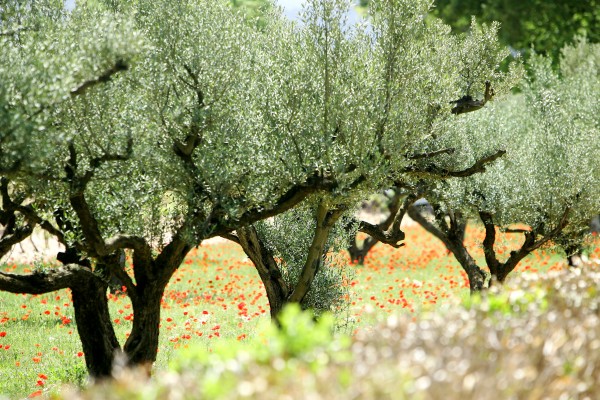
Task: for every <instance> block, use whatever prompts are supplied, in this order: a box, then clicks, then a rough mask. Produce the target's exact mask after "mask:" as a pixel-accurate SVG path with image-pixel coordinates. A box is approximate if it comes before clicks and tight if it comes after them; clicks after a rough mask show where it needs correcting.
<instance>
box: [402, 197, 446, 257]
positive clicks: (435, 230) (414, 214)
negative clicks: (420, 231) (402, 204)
mask: <svg viewBox="0 0 600 400" xmlns="http://www.w3.org/2000/svg"><path fill="white" fill-rule="evenodd" d="M408 216H409V217H410V218H411V219H412V220H413V221H415V222H416V223H418V224H419V225H421V226H422V227H423V228H424V229H425V230H426V231H427V232H429V233H430V234H432V235H433V236H435V237H436V238H438V239H439V240H441V241H442V243H444V245H445V246H446V248H448V249H450V248H451V247H452V244H451V243H450V240H449V239H448V236H447V235H446V234H445V233H444V232H443V231H442V230H441V229H440V228H439V227H437V226H436V225H435V224H433V223H432V222H429V221H428V220H427V218H425V216H424V215H423V214H422V213H421V212H420V211H419V210H418V208H417V207H416V206H414V205H413V206H411V207H409V208H408Z"/></svg>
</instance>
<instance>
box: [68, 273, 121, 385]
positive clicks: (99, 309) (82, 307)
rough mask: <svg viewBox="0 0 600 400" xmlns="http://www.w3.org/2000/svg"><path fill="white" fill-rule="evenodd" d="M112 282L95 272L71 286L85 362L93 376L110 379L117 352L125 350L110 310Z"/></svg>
mask: <svg viewBox="0 0 600 400" xmlns="http://www.w3.org/2000/svg"><path fill="white" fill-rule="evenodd" d="M107 288H108V284H107V283H106V282H104V281H103V280H101V279H100V278H97V277H95V276H93V275H92V277H91V278H88V279H85V280H82V281H81V282H80V284H78V285H74V286H72V287H71V293H72V296H73V308H74V310H75V322H76V324H77V332H78V333H79V338H80V340H81V344H82V346H83V353H84V355H85V365H86V367H87V370H88V373H89V374H90V376H91V377H92V378H96V379H98V378H100V379H102V378H109V377H110V376H111V373H112V368H113V361H114V357H115V355H116V353H118V352H119V351H120V350H121V347H120V345H119V341H118V340H117V336H116V335H115V331H114V329H113V325H112V321H111V318H110V314H109V312H108V300H107V298H106V290H107Z"/></svg>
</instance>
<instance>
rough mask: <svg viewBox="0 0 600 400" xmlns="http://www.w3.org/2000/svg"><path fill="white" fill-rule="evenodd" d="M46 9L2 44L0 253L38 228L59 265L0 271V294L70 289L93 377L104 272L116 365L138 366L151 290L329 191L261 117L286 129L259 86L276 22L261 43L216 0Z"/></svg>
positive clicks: (98, 368)
mask: <svg viewBox="0 0 600 400" xmlns="http://www.w3.org/2000/svg"><path fill="white" fill-rule="evenodd" d="M15 5H18V3H16V2H15ZM19 7H20V6H15V9H16V13H18V12H19V11H21V12H22V15H24V14H27V13H26V11H27V12H29V11H30V10H29V9H28V8H25V9H20V8H19ZM47 7H48V9H49V10H54V11H55V14H57V15H58V16H57V17H54V16H53V15H54V14H52V15H50V14H51V13H39V21H35V22H36V26H35V29H33V28H31V29H29V28H27V29H21V28H19V27H17V28H15V30H17V31H18V32H16V33H14V34H7V35H3V37H2V41H3V43H2V50H1V51H2V52H3V57H2V61H1V63H2V67H1V70H0V71H1V73H2V74H3V77H6V80H5V79H3V82H9V83H10V85H7V86H3V87H2V113H3V114H2V154H0V156H1V157H2V164H1V165H2V182H1V185H0V186H1V187H0V189H1V192H2V209H3V211H2V215H1V222H2V225H3V226H4V232H3V234H2V239H1V240H2V245H1V246H0V248H2V251H3V254H4V253H5V252H6V251H7V249H8V248H9V247H10V246H11V245H13V244H14V243H16V242H18V241H19V240H22V239H23V238H24V237H26V236H27V234H29V233H30V232H31V230H32V229H33V227H34V226H37V225H39V226H41V227H42V228H44V229H46V230H47V231H48V232H50V233H51V234H53V235H54V236H56V237H57V239H58V240H59V241H60V242H61V243H62V244H63V245H64V246H65V248H66V249H65V251H64V252H61V253H59V254H58V255H57V259H58V260H59V261H61V262H63V263H64V264H65V267H63V268H58V269H52V268H47V269H45V270H44V271H38V272H36V273H34V274H31V275H16V274H8V273H2V274H1V275H0V288H1V289H2V290H7V291H11V292H17V293H44V292H48V291H53V290H58V289H61V288H65V287H69V288H71V290H72V291H73V297H74V307H75V314H76V320H77V327H78V331H79V334H80V338H81V340H82V344H83V348H84V352H85V356H86V364H87V366H88V369H89V371H90V373H91V374H92V375H94V376H108V375H109V374H110V371H111V367H112V360H113V357H114V353H115V351H118V350H119V349H120V345H119V343H118V341H117V340H116V337H115V334H114V331H113V327H112V325H111V319H110V317H109V315H108V309H107V304H106V276H107V273H108V274H111V275H115V276H116V277H118V279H119V280H120V281H121V282H122V283H123V285H124V286H125V287H126V289H127V290H126V293H127V295H128V296H129V297H130V298H131V301H132V306H133V311H134V322H133V328H132V332H131V334H130V336H129V338H128V340H127V341H126V343H125V344H124V346H123V351H124V353H125V354H126V356H127V358H128V361H129V363H131V364H147V363H151V362H152V361H153V360H154V359H155V357H156V351H157V346H158V333H159V332H158V327H159V320H160V300H161V298H162V294H163V291H164V288H165V286H166V284H167V283H168V281H169V279H170V277H171V276H172V274H173V273H174V272H175V270H176V269H177V268H178V267H179V265H180V264H181V262H182V261H183V259H184V257H185V255H186V254H187V253H188V251H189V250H190V249H191V248H193V247H194V246H197V245H199V244H200V243H201V242H202V240H203V239H205V238H208V237H212V236H216V235H219V234H223V233H226V232H229V231H231V230H234V229H235V228H237V227H238V226H242V225H246V224H248V223H253V222H255V221H257V220H260V219H263V218H267V217H271V216H273V215H275V214H277V213H280V212H283V211H285V210H288V209H290V208H292V207H293V206H295V205H296V204H298V203H299V202H300V201H302V200H303V199H304V198H305V197H306V196H307V195H309V194H310V193H312V192H315V191H318V190H331V189H332V188H334V187H335V186H336V185H337V184H336V182H335V180H334V179H333V178H332V177H331V176H330V174H329V173H328V172H327V171H324V170H323V169H319V168H317V166H315V165H301V164H299V162H298V161H297V160H296V159H295V158H294V157H291V156H290V154H289V152H288V150H289V149H291V147H290V141H297V142H299V143H303V145H304V146H307V144H306V143H304V141H305V140H310V137H304V136H302V135H301V134H300V130H301V129H303V127H302V126H295V127H294V128H293V130H292V132H291V133H290V134H289V135H288V136H286V137H283V136H282V135H281V130H280V129H281V126H279V125H277V124H276V123H275V122H274V120H273V118H272V117H273V116H280V115H282V113H288V117H287V119H289V121H290V123H293V122H295V117H294V114H295V113H296V112H297V111H296V110H297V109H301V108H302V104H296V103H289V102H288V99H286V98H285V97H284V96H283V94H282V92H281V88H280V83H279V82H277V81H275V80H272V79H271V73H272V72H273V71H279V72H278V73H279V74H282V72H281V71H284V70H285V69H286V68H287V65H288V64H287V62H289V61H290V60H286V59H285V53H290V51H291V49H293V48H295V45H294V43H293V41H292V40H291V39H290V40H286V37H285V35H289V34H291V32H293V31H292V29H291V27H290V26H289V24H287V23H286V21H285V20H284V19H283V18H282V17H280V16H279V17H278V16H276V15H272V16H271V17H270V18H272V19H273V20H274V21H273V25H272V28H271V30H270V31H268V32H267V31H266V30H264V29H263V30H261V31H258V30H255V29H253V28H252V27H251V26H250V25H249V24H248V23H247V22H246V20H245V19H244V17H243V16H241V15H238V14H237V13H235V12H233V11H232V10H231V8H230V6H229V5H228V4H226V3H221V2H212V1H211V2H207V1H198V2H196V1H180V2H176V3H172V2H166V1H165V2H144V1H137V2H131V3H129V2H121V3H118V4H117V3H114V2H107V4H102V3H100V2H96V3H93V4H91V3H90V4H89V5H88V4H86V3H81V4H79V5H78V7H77V8H75V9H74V10H73V11H72V12H70V13H64V12H63V10H62V4H50V3H48V5H47ZM52 7H54V8H52ZM26 22H27V21H24V22H23V23H26ZM286 46H287V47H286ZM280 53H281V54H280ZM284 62H285V63H284ZM296 89H297V90H299V91H300V92H302V91H303V90H304V88H302V87H299V88H296ZM289 100H291V101H293V100H294V99H293V98H290V99H289ZM296 138H297V139H296ZM294 154H296V153H295V151H294ZM281 160H285V161H286V162H282V161H281ZM125 249H126V250H128V251H130V252H131V255H132V260H133V275H132V276H130V275H128V274H127V273H126V272H125V271H124V270H123V269H122V268H121V267H120V263H119V258H120V255H121V254H122V251H123V250H125ZM79 294H80V295H81V296H79Z"/></svg>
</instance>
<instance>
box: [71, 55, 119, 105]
mask: <svg viewBox="0 0 600 400" xmlns="http://www.w3.org/2000/svg"><path fill="white" fill-rule="evenodd" d="M128 68H129V66H128V65H127V63H126V62H125V61H124V60H117V61H116V62H115V64H114V65H113V66H112V67H110V68H108V69H107V70H106V71H104V72H103V73H102V74H101V75H100V76H98V77H97V78H94V79H90V80H87V81H85V82H83V83H82V84H81V85H79V86H78V87H76V88H74V89H73V90H71V93H70V94H71V97H75V96H79V95H82V94H84V93H85V92H86V91H87V90H88V89H90V88H91V87H93V86H96V85H98V84H100V83H105V82H108V81H110V80H111V79H112V77H113V75H116V74H117V73H118V72H120V71H125V70H127V69H128Z"/></svg>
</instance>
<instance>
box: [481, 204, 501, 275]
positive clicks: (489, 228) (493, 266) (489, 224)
mask: <svg viewBox="0 0 600 400" xmlns="http://www.w3.org/2000/svg"><path fill="white" fill-rule="evenodd" d="M479 218H481V222H483V226H484V228H485V238H484V239H483V254H484V255H485V262H486V264H487V266H488V268H489V269H490V273H491V274H492V276H497V275H498V271H499V268H500V261H498V258H497V257H496V252H495V251H494V245H495V243H496V225H494V222H493V218H492V215H491V214H490V213H487V212H483V211H480V212H479Z"/></svg>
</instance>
